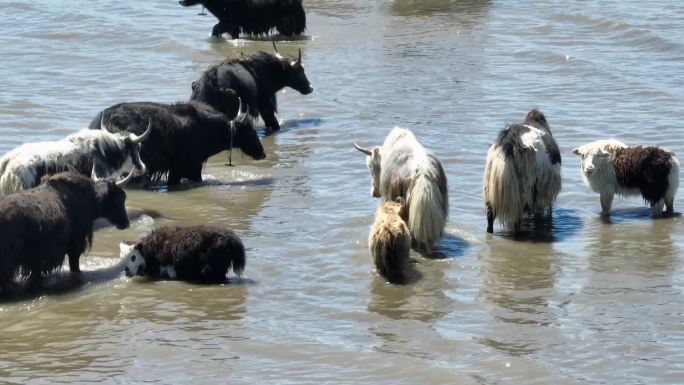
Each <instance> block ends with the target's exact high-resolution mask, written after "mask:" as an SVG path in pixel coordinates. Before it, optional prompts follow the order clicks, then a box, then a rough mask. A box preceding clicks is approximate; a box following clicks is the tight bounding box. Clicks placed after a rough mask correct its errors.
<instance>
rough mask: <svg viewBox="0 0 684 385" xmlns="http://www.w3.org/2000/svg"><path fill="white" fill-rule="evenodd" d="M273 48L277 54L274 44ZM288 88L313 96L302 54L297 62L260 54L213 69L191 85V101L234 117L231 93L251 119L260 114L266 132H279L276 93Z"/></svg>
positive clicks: (234, 109) (234, 107) (225, 63)
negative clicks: (245, 107)
mask: <svg viewBox="0 0 684 385" xmlns="http://www.w3.org/2000/svg"><path fill="white" fill-rule="evenodd" d="M273 48H274V50H275V43H274V44H273ZM285 87H290V88H293V89H295V90H296V91H298V92H299V93H301V94H302V95H308V94H310V93H312V92H313V88H312V87H311V83H310V82H309V79H308V78H307V77H306V73H305V72H304V66H303V65H302V52H301V50H300V51H299V56H298V57H297V59H296V60H295V59H294V58H286V57H283V56H281V55H280V54H279V53H278V51H277V50H275V53H274V54H269V53H266V52H257V53H255V54H252V55H247V56H242V57H239V58H235V59H228V60H226V61H224V62H223V63H221V64H217V65H214V66H211V67H209V69H207V70H206V71H205V72H204V73H203V74H202V76H201V77H200V78H199V79H198V80H196V81H194V82H192V95H191V96H190V99H191V100H197V101H200V102H203V103H207V104H209V105H210V106H212V107H214V108H215V109H217V110H219V111H222V112H224V113H225V114H226V115H228V116H229V117H234V116H235V115H237V113H238V108H237V105H238V103H237V102H235V100H231V99H230V97H229V95H230V93H229V90H232V91H234V92H235V93H236V94H237V96H239V97H240V98H241V100H242V103H243V106H247V111H248V112H249V114H250V115H252V117H254V118H257V117H258V115H259V114H260V115H261V118H262V119H263V121H264V125H265V126H266V129H268V130H269V131H278V130H279V129H280V124H279V123H278V119H276V117H275V114H276V112H278V105H277V100H276V92H278V91H280V90H281V89H283V88H285ZM226 95H228V96H226Z"/></svg>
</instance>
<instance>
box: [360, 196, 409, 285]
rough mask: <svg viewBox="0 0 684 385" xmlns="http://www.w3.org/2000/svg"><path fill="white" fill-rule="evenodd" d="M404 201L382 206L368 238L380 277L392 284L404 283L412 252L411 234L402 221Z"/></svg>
mask: <svg viewBox="0 0 684 385" xmlns="http://www.w3.org/2000/svg"><path fill="white" fill-rule="evenodd" d="M403 203H404V202H403V199H398V201H397V202H394V201H388V202H384V203H381V204H380V206H378V209H377V211H376V212H375V222H373V226H371V230H370V235H369V236H368V250H369V251H370V255H371V257H372V258H373V262H374V263H375V268H376V269H377V270H378V272H379V273H380V275H382V276H383V277H385V278H387V280H388V281H389V282H390V283H404V282H406V277H405V275H404V271H405V269H406V265H407V263H408V260H409V253H410V252H411V233H410V231H409V229H408V226H406V222H404V220H403V219H402V215H403V212H402V211H403V209H404V206H403Z"/></svg>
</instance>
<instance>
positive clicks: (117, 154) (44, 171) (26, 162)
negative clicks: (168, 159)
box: [0, 122, 151, 196]
mask: <svg viewBox="0 0 684 385" xmlns="http://www.w3.org/2000/svg"><path fill="white" fill-rule="evenodd" d="M100 125H103V123H102V122H100ZM150 132H151V128H150V125H149V124H148V126H147V129H146V130H145V132H144V133H142V135H140V136H138V135H135V134H130V133H110V132H107V130H106V129H103V130H101V131H91V130H81V131H78V132H76V133H73V134H71V135H69V136H67V137H66V138H64V139H61V140H57V141H49V142H37V143H25V144H23V145H21V146H19V147H17V148H15V149H13V150H12V151H10V152H8V153H7V154H5V155H4V156H3V157H2V158H0V196H4V195H8V194H12V193H15V192H17V191H20V190H24V189H27V188H31V187H34V186H37V185H38V184H39V183H40V181H41V179H42V177H43V176H45V175H52V174H56V173H58V172H62V171H75V172H79V173H81V174H82V175H86V176H90V175H91V174H92V172H93V171H94V173H95V175H96V176H98V177H102V178H111V179H117V178H119V177H120V176H121V175H122V174H123V173H124V172H128V171H129V170H130V169H131V168H133V167H135V171H136V173H140V174H142V173H144V172H145V168H146V167H145V163H144V162H143V161H142V160H141V159H140V147H141V144H142V142H143V141H145V139H147V138H148V137H149V136H150Z"/></svg>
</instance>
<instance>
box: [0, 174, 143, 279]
mask: <svg viewBox="0 0 684 385" xmlns="http://www.w3.org/2000/svg"><path fill="white" fill-rule="evenodd" d="M127 179H128V178H127ZM122 182H123V183H125V182H124V181H122ZM122 182H119V183H120V184H121V183H122ZM125 201H126V193H125V192H124V190H123V189H122V188H121V187H120V186H119V185H117V184H116V183H115V182H114V181H112V180H108V181H105V180H99V181H97V182H94V181H92V180H91V179H90V178H88V177H85V176H83V175H80V174H78V173H75V172H63V173H59V174H55V175H52V176H45V177H43V184H41V185H40V186H38V187H35V188H32V189H28V190H24V191H21V192H18V193H16V194H12V195H8V196H6V197H4V198H2V199H0V289H4V288H7V286H8V285H9V284H11V283H12V281H13V279H14V277H15V275H16V274H17V273H18V274H20V275H21V276H22V277H30V278H31V279H32V280H37V281H39V280H40V279H41V278H42V277H43V276H44V275H46V274H49V273H51V272H53V271H55V270H57V269H59V268H60V267H62V264H63V263H64V256H65V255H68V256H69V269H70V270H71V271H79V265H78V261H79V258H80V256H81V254H83V252H84V251H85V250H86V249H87V248H88V247H90V245H91V244H92V240H93V221H94V220H95V219H97V218H100V217H104V218H107V219H108V220H109V221H110V222H112V223H113V224H114V225H116V227H117V228H119V229H125V228H127V227H128V226H129V225H130V223H129V221H128V216H127V215H126V207H125V206H124V203H125Z"/></svg>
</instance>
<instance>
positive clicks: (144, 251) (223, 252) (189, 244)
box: [119, 226, 245, 282]
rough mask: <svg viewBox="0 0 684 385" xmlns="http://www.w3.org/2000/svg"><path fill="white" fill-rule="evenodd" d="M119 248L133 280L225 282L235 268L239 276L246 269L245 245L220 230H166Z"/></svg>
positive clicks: (164, 228) (209, 227)
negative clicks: (142, 277) (229, 271)
mask: <svg viewBox="0 0 684 385" xmlns="http://www.w3.org/2000/svg"><path fill="white" fill-rule="evenodd" d="M119 248H120V250H121V254H120V256H121V258H122V259H123V260H124V261H125V262H126V275H127V276H129V277H133V276H136V275H142V276H151V277H154V278H162V279H179V280H189V281H205V282H207V281H209V282H222V281H224V280H225V279H226V273H227V272H228V269H230V267H231V266H232V267H233V272H234V273H235V274H236V275H237V276H240V274H242V271H243V270H244V268H245V247H244V246H243V245H242V241H240V238H238V236H237V235H235V233H234V232H232V231H230V230H226V229H223V228H220V227H211V226H189V227H180V226H165V227H161V228H158V229H156V230H154V231H152V233H150V234H149V235H147V236H146V237H144V238H142V239H141V240H139V241H138V242H137V243H135V244H132V245H128V244H125V243H121V244H119Z"/></svg>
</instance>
